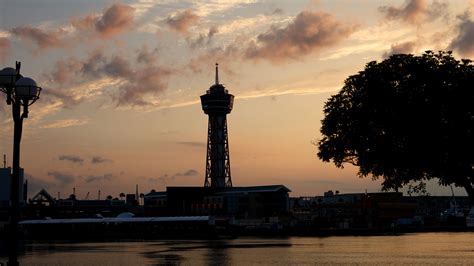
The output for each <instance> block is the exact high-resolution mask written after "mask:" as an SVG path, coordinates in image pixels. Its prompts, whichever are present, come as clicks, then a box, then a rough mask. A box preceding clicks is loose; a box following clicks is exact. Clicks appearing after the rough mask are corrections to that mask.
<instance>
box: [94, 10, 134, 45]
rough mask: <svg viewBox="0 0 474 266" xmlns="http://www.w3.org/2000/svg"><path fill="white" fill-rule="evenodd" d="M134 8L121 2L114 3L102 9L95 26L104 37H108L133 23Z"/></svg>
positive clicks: (128, 27)
mask: <svg viewBox="0 0 474 266" xmlns="http://www.w3.org/2000/svg"><path fill="white" fill-rule="evenodd" d="M134 11H135V9H134V8H133V7H131V6H127V5H123V4H114V5H112V6H111V7H109V8H107V9H106V10H105V11H104V14H103V15H102V17H100V18H99V19H98V20H97V22H96V23H95V28H96V30H97V32H99V33H100V34H101V35H102V36H104V37H110V36H113V35H116V34H117V33H120V32H123V31H125V30H127V29H130V28H131V26H132V24H133V13H134Z"/></svg>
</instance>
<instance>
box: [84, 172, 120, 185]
mask: <svg viewBox="0 0 474 266" xmlns="http://www.w3.org/2000/svg"><path fill="white" fill-rule="evenodd" d="M113 179H115V175H113V174H104V175H99V176H95V175H90V176H86V177H85V178H84V180H85V181H86V183H91V182H96V181H111V180H113Z"/></svg>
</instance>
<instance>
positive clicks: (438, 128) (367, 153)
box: [318, 51, 474, 203]
mask: <svg viewBox="0 0 474 266" xmlns="http://www.w3.org/2000/svg"><path fill="white" fill-rule="evenodd" d="M473 84H474V66H473V65H472V64H471V61H470V60H467V59H463V60H461V61H458V60H456V59H455V58H454V57H453V56H452V54H451V52H439V53H433V52H431V51H427V52H425V53H424V54H423V55H421V56H414V55H405V54H399V55H393V56H391V57H390V58H388V59H386V60H384V61H382V62H380V63H378V62H375V61H374V62H369V63H368V64H367V65H366V66H365V69H364V70H363V71H361V72H359V73H358V74H356V75H353V76H350V77H349V78H347V79H346V80H345V85H344V87H343V88H342V90H341V91H340V92H339V93H337V94H336V95H333V96H331V97H330V98H329V100H328V101H327V102H326V103H325V106H324V114H325V117H324V119H323V120H322V127H321V133H322V139H321V140H320V141H319V142H318V147H319V152H318V157H319V158H320V159H322V160H323V161H325V162H329V161H333V162H334V164H335V165H336V166H337V167H340V168H342V167H343V164H344V163H350V164H353V165H355V166H358V167H359V172H358V174H359V176H360V177H365V176H368V175H369V174H370V175H372V177H373V179H377V178H379V177H382V178H383V179H384V181H383V183H382V185H383V189H385V190H388V189H395V190H397V189H398V188H400V187H402V186H403V185H406V184H409V183H410V182H413V181H416V182H418V181H420V182H423V181H424V180H428V179H431V178H438V180H439V182H440V184H442V185H449V184H454V185H456V186H460V187H464V188H465V189H466V191H467V193H468V195H469V196H470V199H471V203H474V188H473V184H474V170H473V165H474V85H473Z"/></svg>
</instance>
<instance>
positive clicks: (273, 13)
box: [270, 8, 284, 15]
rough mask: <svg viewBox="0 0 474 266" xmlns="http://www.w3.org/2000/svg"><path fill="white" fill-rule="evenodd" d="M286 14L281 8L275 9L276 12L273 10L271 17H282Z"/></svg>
mask: <svg viewBox="0 0 474 266" xmlns="http://www.w3.org/2000/svg"><path fill="white" fill-rule="evenodd" d="M283 13H284V12H283V9H281V8H275V10H273V11H272V12H271V13H270V15H282V14H283Z"/></svg>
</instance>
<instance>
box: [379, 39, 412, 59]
mask: <svg viewBox="0 0 474 266" xmlns="http://www.w3.org/2000/svg"><path fill="white" fill-rule="evenodd" d="M416 46H417V43H416V42H414V41H409V42H403V43H397V44H392V46H391V47H390V50H389V51H387V52H385V53H384V54H383V57H384V58H388V57H389V56H391V55H393V54H411V53H413V52H415V49H416Z"/></svg>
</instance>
